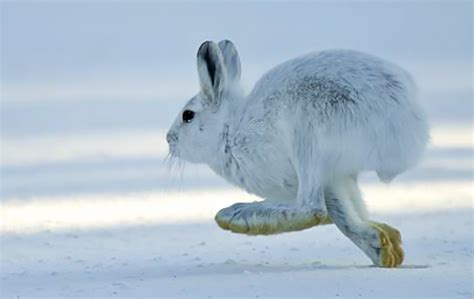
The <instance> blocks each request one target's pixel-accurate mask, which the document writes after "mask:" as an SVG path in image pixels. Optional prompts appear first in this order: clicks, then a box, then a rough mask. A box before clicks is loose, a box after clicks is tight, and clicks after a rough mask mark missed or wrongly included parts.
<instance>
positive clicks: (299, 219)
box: [215, 202, 331, 235]
mask: <svg viewBox="0 0 474 299" xmlns="http://www.w3.org/2000/svg"><path fill="white" fill-rule="evenodd" d="M215 220H216V222H217V224H218V225H219V226H220V227H221V228H223V229H225V230H230V231H232V232H234V233H241V234H248V235H270V234H277V233H283V232H290V231H297V230H303V229H306V228H310V227H313V226H315V225H320V224H328V223H331V219H330V218H329V217H328V216H327V214H323V213H322V212H321V211H315V210H302V209H296V208H292V207H288V206H284V205H272V204H266V203H263V202H254V203H237V204H234V205H232V206H230V207H227V208H224V209H222V210H220V211H219V212H218V213H217V215H216V217H215Z"/></svg>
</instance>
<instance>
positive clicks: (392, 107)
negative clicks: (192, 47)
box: [167, 40, 429, 267]
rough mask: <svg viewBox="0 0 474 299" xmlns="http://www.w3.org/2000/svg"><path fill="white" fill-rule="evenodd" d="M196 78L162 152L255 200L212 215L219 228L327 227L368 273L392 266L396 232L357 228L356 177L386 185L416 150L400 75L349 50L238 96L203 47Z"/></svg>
mask: <svg viewBox="0 0 474 299" xmlns="http://www.w3.org/2000/svg"><path fill="white" fill-rule="evenodd" d="M197 68H198V75H199V81H200V86H201V91H200V92H199V93H198V94H197V95H196V96H194V97H193V98H192V99H191V100H190V101H189V102H188V103H187V104H186V106H185V107H184V108H183V110H182V111H181V113H180V115H179V117H178V118H177V119H176V121H175V122H174V124H173V126H172V128H171V129H170V131H169V132H168V135H167V141H168V143H169V146H170V151H171V154H172V155H174V156H177V157H179V158H182V159H184V160H187V161H190V162H195V163H206V164H208V165H209V166H210V167H211V168H212V169H213V170H214V171H215V172H216V173H217V174H219V175H221V176H222V177H224V178H225V179H227V180H228V181H230V182H231V183H233V184H235V185H237V186H240V187H242V188H244V189H245V190H247V191H248V192H250V193H253V194H256V195H258V196H260V197H262V198H264V200H263V201H261V202H252V203H237V204H234V205H232V206H230V207H228V208H225V209H222V210H221V211H219V212H218V214H217V215H216V221H217V223H218V224H219V226H220V227H222V228H224V229H228V230H231V231H233V232H236V233H245V234H251V235H257V234H275V233H281V232H289V231H296V230H302V229H305V228H309V227H312V226H315V225H318V224H325V223H331V222H333V223H334V224H336V226H337V227H338V228H339V229H340V230H341V231H342V232H343V233H344V234H345V235H346V236H347V237H348V238H349V239H351V240H352V241H353V242H354V243H355V244H356V245H357V246H358V247H359V248H360V249H362V250H363V251H364V252H365V253H366V254H367V255H368V256H369V257H370V259H371V260H372V261H373V263H374V264H375V265H377V266H381V267H396V266H399V265H400V264H401V263H402V261H403V251H402V249H401V237H400V233H399V232H398V231H397V230H396V229H395V228H392V227H390V226H389V225H387V224H383V223H376V222H373V221H370V220H368V217H367V211H366V209H365V207H364V204H363V201H362V198H361V195H360V192H359V188H358V185H357V176H358V174H359V173H361V172H363V171H371V170H373V171H376V172H377V174H378V176H379V178H380V179H381V180H382V181H390V180H391V179H392V178H394V177H395V176H396V175H398V174H399V173H401V172H403V171H405V170H406V169H408V168H409V167H411V166H413V165H414V164H415V163H416V162H417V160H418V159H419V158H420V156H421V155H422V154H423V152H424V149H425V146H426V143H427V141H428V139H429V133H428V126H427V123H426V121H425V117H424V114H423V112H422V111H421V109H420V107H419V105H418V103H417V102H416V98H415V97H416V88H415V85H414V83H413V81H412V79H411V78H410V76H409V75H408V74H407V73H406V72H405V71H404V70H402V69H400V68H399V67H397V66H395V65H394V64H391V63H389V62H386V61H384V60H381V59H379V58H377V57H374V56H370V55H367V54H363V53H359V52H356V51H349V50H330V51H323V52H315V53H310V54H307V55H304V56H301V57H298V58H295V59H292V60H289V61H287V62H285V63H283V64H281V65H279V66H277V67H275V68H273V69H272V70H270V71H269V72H267V73H266V74H265V75H264V76H263V77H262V78H261V79H260V80H259V81H258V82H257V83H256V85H255V87H254V88H253V90H252V91H251V92H250V94H248V95H246V94H245V93H244V92H243V91H242V89H241V87H240V69H241V65H240V59H239V55H238V53H237V51H236V49H235V47H234V45H233V43H232V42H230V41H228V40H224V41H221V42H219V43H218V44H216V43H214V42H210V41H206V42H204V43H203V44H202V45H201V46H200V48H199V50H198V53H197Z"/></svg>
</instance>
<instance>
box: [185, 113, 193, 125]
mask: <svg viewBox="0 0 474 299" xmlns="http://www.w3.org/2000/svg"><path fill="white" fill-rule="evenodd" d="M193 118H194V111H191V110H184V112H183V122H185V123H190V122H191V121H192V120H193Z"/></svg>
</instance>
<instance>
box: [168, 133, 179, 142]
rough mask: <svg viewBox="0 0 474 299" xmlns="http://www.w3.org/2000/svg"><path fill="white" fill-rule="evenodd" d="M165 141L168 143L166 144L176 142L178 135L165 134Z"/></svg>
mask: <svg viewBox="0 0 474 299" xmlns="http://www.w3.org/2000/svg"><path fill="white" fill-rule="evenodd" d="M166 141H168V143H173V142H176V141H178V135H176V134H175V133H170V132H169V133H168V134H166Z"/></svg>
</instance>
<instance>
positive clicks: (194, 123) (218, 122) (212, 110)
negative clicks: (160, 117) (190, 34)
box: [166, 40, 241, 163]
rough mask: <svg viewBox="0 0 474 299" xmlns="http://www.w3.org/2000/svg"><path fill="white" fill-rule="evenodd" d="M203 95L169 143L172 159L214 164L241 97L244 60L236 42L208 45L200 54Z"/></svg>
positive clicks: (193, 102) (189, 107)
mask: <svg viewBox="0 0 474 299" xmlns="http://www.w3.org/2000/svg"><path fill="white" fill-rule="evenodd" d="M197 69H198V75H199V82H200V86H201V90H200V92H199V93H198V94H197V95H195V96H194V97H192V98H191V99H190V100H189V101H188V103H187V104H186V105H185V106H184V108H183V109H182V110H181V111H180V114H179V115H178V117H177V118H176V120H175V122H174V124H173V126H172V127H171V129H170V130H169V132H168V134H167V136H166V140H167V141H168V143H169V146H170V152H171V154H172V155H174V156H177V157H179V158H182V159H184V160H187V161H190V162H195V163H211V162H212V161H213V160H214V159H215V158H216V154H217V151H219V149H220V148H221V146H222V142H223V138H225V136H223V135H226V134H225V133H224V130H225V129H224V127H225V123H226V122H227V121H228V119H229V118H230V117H232V112H233V110H234V109H235V107H236V104H238V101H239V100H240V99H239V98H240V97H241V92H240V87H239V81H240V59H239V55H238V53H237V50H236V49H235V46H234V44H233V43H232V42H230V41H228V40H224V41H221V42H219V44H216V43H214V42H211V41H206V42H204V43H203V44H202V45H201V46H200V47H199V50H198V52H197Z"/></svg>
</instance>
